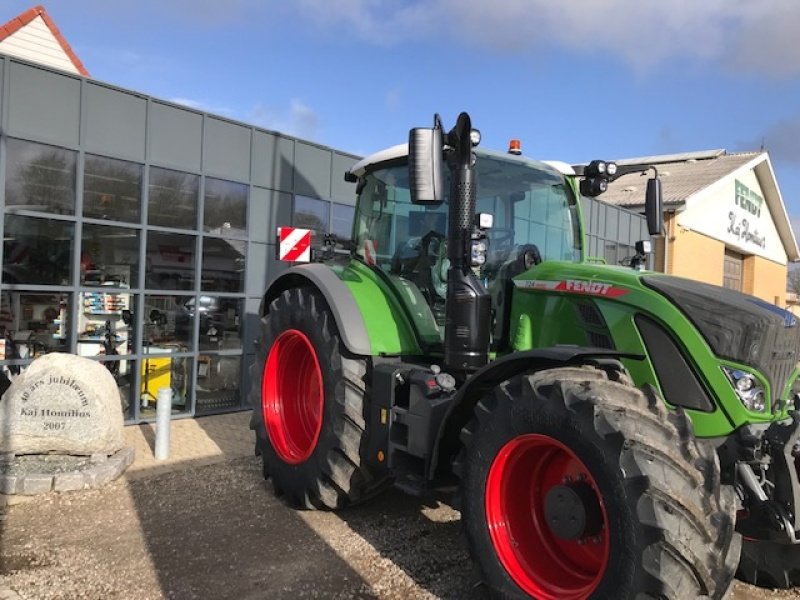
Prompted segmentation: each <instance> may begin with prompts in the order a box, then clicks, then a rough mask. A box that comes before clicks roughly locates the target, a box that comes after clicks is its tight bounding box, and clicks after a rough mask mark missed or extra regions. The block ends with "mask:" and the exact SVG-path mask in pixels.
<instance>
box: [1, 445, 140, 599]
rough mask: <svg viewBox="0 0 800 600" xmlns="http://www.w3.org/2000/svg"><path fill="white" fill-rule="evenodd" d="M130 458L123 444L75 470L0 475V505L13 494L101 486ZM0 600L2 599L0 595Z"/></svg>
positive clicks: (9, 501) (10, 500)
mask: <svg viewBox="0 0 800 600" xmlns="http://www.w3.org/2000/svg"><path fill="white" fill-rule="evenodd" d="M134 458H135V452H134V449H133V447H132V446H125V447H124V448H122V449H121V450H119V451H117V452H116V453H114V454H112V455H111V456H105V455H99V456H93V457H92V462H91V464H90V465H89V466H86V467H83V468H81V469H79V470H75V471H67V472H64V473H54V474H50V473H29V474H27V475H4V474H0V506H3V505H11V504H16V503H17V502H16V501H15V500H14V497H19V496H35V495H38V494H47V493H49V492H70V491H74V490H85V489H92V488H99V487H102V486H103V485H105V484H107V483H109V482H110V481H113V480H114V479H116V478H117V477H119V476H120V475H122V474H123V473H124V472H125V470H126V469H127V468H128V467H129V466H131V465H132V464H133V461H134ZM20 500H21V499H20ZM0 600H4V598H3V596H2V595H0Z"/></svg>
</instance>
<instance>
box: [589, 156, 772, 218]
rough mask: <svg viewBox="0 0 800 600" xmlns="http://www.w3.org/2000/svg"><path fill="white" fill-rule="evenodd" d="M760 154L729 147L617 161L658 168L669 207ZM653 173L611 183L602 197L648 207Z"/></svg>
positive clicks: (617, 202) (631, 174)
mask: <svg viewBox="0 0 800 600" xmlns="http://www.w3.org/2000/svg"><path fill="white" fill-rule="evenodd" d="M758 155H759V152H744V153H740V154H728V153H727V152H725V150H705V151H702V152H684V153H682V154H665V155H661V156H642V157H639V158H626V159H622V160H618V161H616V163H617V164H618V165H625V166H627V165H637V166H639V165H640V166H642V168H644V167H646V166H648V165H653V166H654V167H656V169H658V175H659V178H660V179H661V193H662V195H663V199H664V205H665V206H667V207H669V206H676V205H683V204H684V203H685V202H686V200H687V199H688V198H690V197H692V196H693V195H695V194H696V193H698V192H700V191H702V190H704V189H705V188H707V187H709V186H710V185H712V184H714V183H716V182H717V181H719V180H720V179H722V178H723V177H725V176H726V175H729V174H731V173H733V172H734V171H737V170H738V169H739V168H740V167H742V166H743V165H745V164H747V163H749V162H750V161H752V160H753V159H754V158H755V157H756V156H758ZM652 176H653V171H652V170H649V171H648V172H646V173H644V174H641V173H628V174H627V175H622V176H621V177H619V178H618V179H615V180H614V181H613V182H611V183H610V184H609V186H608V191H606V192H605V193H603V195H602V196H600V199H601V200H602V201H603V202H608V203H609V204H616V205H617V206H625V207H628V208H637V207H641V206H644V193H645V188H646V186H647V179H648V177H652Z"/></svg>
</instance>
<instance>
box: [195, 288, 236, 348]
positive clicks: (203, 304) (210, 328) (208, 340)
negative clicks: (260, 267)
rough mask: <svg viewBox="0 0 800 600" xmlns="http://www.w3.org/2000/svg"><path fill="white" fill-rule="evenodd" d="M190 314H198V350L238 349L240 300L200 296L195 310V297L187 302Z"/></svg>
mask: <svg viewBox="0 0 800 600" xmlns="http://www.w3.org/2000/svg"><path fill="white" fill-rule="evenodd" d="M186 308H187V311H188V313H189V314H190V315H191V316H194V314H195V312H198V313H199V314H200V350H239V349H241V347H242V328H241V320H242V319H241V315H242V300H238V299H236V298H220V297H218V296H200V308H199V309H198V310H197V311H195V299H194V298H190V299H189V301H188V302H187V306H186Z"/></svg>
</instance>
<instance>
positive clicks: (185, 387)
mask: <svg viewBox="0 0 800 600" xmlns="http://www.w3.org/2000/svg"><path fill="white" fill-rule="evenodd" d="M193 362H194V361H193V360H192V359H191V358H188V357H174V358H173V357H170V356H150V355H149V354H146V355H145V357H144V358H143V359H142V361H141V365H142V366H141V368H142V383H141V386H142V387H141V389H140V390H139V410H140V413H139V414H140V415H141V416H142V417H143V418H145V419H147V418H153V417H155V416H156V401H157V400H158V392H159V390H162V389H165V388H166V389H170V390H172V412H173V414H175V413H180V412H186V411H188V410H190V408H191V406H190V398H191V393H190V385H191V382H190V379H191V378H190V377H189V375H190V374H191V372H192V364H193Z"/></svg>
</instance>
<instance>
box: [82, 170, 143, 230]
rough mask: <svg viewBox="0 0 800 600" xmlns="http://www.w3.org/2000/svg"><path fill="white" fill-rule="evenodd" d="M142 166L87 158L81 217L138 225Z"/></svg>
mask: <svg viewBox="0 0 800 600" xmlns="http://www.w3.org/2000/svg"><path fill="white" fill-rule="evenodd" d="M141 196H142V165H137V164H136V163H131V162H126V161H123V160H114V159H113V158H104V157H102V156H89V155H87V156H86V166H85V168H84V177H83V216H85V217H94V218H97V219H111V220H114V221H129V222H131V223H138V222H139V214H140V210H139V206H140V200H141Z"/></svg>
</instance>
